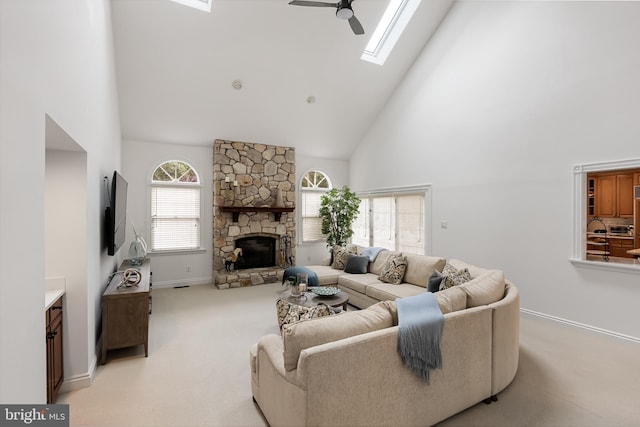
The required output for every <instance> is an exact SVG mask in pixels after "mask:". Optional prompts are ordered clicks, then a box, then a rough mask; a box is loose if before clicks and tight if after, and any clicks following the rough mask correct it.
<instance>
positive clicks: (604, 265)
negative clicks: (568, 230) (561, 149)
mask: <svg viewBox="0 0 640 427" xmlns="http://www.w3.org/2000/svg"><path fill="white" fill-rule="evenodd" d="M635 168H640V159H629V160H614V161H607V162H598V163H583V164H578V165H575V166H574V167H573V253H572V256H571V258H569V262H571V264H573V265H575V266H577V267H585V268H592V269H596V270H605V271H615V272H623V273H631V274H639V273H640V265H638V264H622V263H617V262H605V261H591V260H587V246H586V244H587V242H586V235H587V174H588V173H594V172H608V171H615V170H621V169H635ZM636 232H637V231H636Z"/></svg>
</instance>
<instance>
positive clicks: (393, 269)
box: [378, 255, 407, 285]
mask: <svg viewBox="0 0 640 427" xmlns="http://www.w3.org/2000/svg"><path fill="white" fill-rule="evenodd" d="M406 270H407V257H405V256H402V255H396V256H393V257H389V259H388V260H387V262H386V263H385V264H384V267H382V270H380V275H379V276H378V279H380V280H382V281H383V282H387V283H393V284H395V285H399V284H400V283H402V280H403V279H404V273H405V271H406Z"/></svg>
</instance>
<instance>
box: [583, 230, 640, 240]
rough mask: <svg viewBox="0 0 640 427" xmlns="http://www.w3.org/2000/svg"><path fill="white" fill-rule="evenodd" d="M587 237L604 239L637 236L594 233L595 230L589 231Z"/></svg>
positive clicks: (632, 236) (632, 237)
mask: <svg viewBox="0 0 640 427" xmlns="http://www.w3.org/2000/svg"><path fill="white" fill-rule="evenodd" d="M587 237H602V238H603V239H631V240H633V239H634V238H635V236H634V235H633V234H617V233H593V232H588V233H587Z"/></svg>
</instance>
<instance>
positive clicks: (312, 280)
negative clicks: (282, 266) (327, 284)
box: [282, 267, 320, 286]
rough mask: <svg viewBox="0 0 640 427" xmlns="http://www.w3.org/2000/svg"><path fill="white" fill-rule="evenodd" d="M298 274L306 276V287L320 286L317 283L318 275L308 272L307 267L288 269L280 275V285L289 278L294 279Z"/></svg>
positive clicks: (311, 271)
mask: <svg viewBox="0 0 640 427" xmlns="http://www.w3.org/2000/svg"><path fill="white" fill-rule="evenodd" d="M298 274H306V275H307V286H320V283H319V282H318V275H317V274H316V272H315V271H313V270H309V269H308V268H307V267H289V268H287V269H286V270H284V273H283V274H282V283H283V284H284V282H285V281H286V280H287V278H289V277H296V276H297V275H298Z"/></svg>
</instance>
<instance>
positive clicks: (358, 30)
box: [349, 15, 364, 35]
mask: <svg viewBox="0 0 640 427" xmlns="http://www.w3.org/2000/svg"><path fill="white" fill-rule="evenodd" d="M349 25H351V29H352V30H353V34H357V35H362V34H364V28H362V24H361V23H360V21H358V18H356V16H355V15H353V16H352V17H351V18H349Z"/></svg>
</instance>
